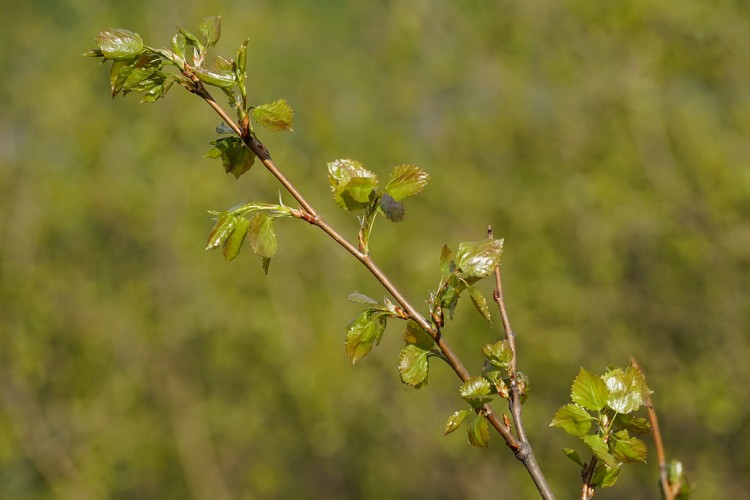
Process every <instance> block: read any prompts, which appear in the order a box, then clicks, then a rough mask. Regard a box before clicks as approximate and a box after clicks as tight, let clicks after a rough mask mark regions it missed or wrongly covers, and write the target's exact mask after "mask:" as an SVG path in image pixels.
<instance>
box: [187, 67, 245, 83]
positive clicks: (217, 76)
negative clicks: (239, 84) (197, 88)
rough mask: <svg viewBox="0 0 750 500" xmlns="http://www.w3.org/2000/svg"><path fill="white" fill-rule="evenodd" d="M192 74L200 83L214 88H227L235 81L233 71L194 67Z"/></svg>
mask: <svg viewBox="0 0 750 500" xmlns="http://www.w3.org/2000/svg"><path fill="white" fill-rule="evenodd" d="M193 72H194V73H195V76H197V77H198V79H199V80H200V81H202V82H203V83H207V84H208V85H213V86H215V87H220V88H229V87H231V86H232V85H234V83H235V82H236V81H237V77H236V76H235V74H234V71H232V70H229V69H218V68H214V69H209V68H204V67H203V66H195V67H194V68H193Z"/></svg>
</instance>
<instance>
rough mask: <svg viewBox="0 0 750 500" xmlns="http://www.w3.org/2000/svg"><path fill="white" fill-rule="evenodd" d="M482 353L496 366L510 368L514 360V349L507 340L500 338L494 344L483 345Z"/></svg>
mask: <svg viewBox="0 0 750 500" xmlns="http://www.w3.org/2000/svg"><path fill="white" fill-rule="evenodd" d="M482 353H483V354H484V355H485V356H486V357H487V359H489V360H490V363H492V364H493V365H495V366H498V367H501V368H506V369H507V368H509V367H510V362H511V361H512V360H513V350H512V349H511V348H510V343H509V342H508V341H507V340H498V341H497V342H495V343H494V344H486V345H485V346H484V347H482Z"/></svg>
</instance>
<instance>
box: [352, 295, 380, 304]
mask: <svg viewBox="0 0 750 500" xmlns="http://www.w3.org/2000/svg"><path fill="white" fill-rule="evenodd" d="M349 300H351V301H352V302H359V303H360V304H368V305H377V303H378V301H377V300H375V299H373V298H371V297H368V296H367V295H364V294H361V293H358V292H354V293H350V294H349Z"/></svg>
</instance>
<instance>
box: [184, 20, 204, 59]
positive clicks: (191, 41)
mask: <svg viewBox="0 0 750 500" xmlns="http://www.w3.org/2000/svg"><path fill="white" fill-rule="evenodd" d="M177 29H178V30H180V34H181V35H182V36H184V37H185V41H186V42H187V43H188V45H192V46H193V47H195V48H196V49H197V52H199V53H201V54H203V53H205V51H206V48H205V46H204V45H203V43H202V42H201V41H200V40H199V39H198V37H197V36H195V35H193V34H192V33H190V32H189V31H188V30H186V29H185V28H181V27H179V26H178V27H177Z"/></svg>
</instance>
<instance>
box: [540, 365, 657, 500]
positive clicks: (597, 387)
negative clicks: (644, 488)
mask: <svg viewBox="0 0 750 500" xmlns="http://www.w3.org/2000/svg"><path fill="white" fill-rule="evenodd" d="M650 394H651V390H650V389H649V388H648V387H647V386H646V381H645V379H644V377H643V374H642V373H641V371H640V370H638V369H637V368H635V367H633V366H628V368H626V369H625V370H622V369H620V368H614V369H610V370H609V371H607V372H606V373H605V374H604V375H602V376H597V375H595V374H593V373H591V372H589V371H587V370H585V369H584V368H581V371H580V372H579V373H578V376H577V377H576V378H575V380H574V381H573V386H572V388H571V393H570V395H571V399H572V403H569V404H566V405H565V406H563V407H561V408H560V409H558V410H557V413H555V416H554V418H553V419H552V422H551V423H550V426H551V427H559V428H561V429H562V430H564V431H565V432H567V433H568V434H570V435H572V436H575V437H577V438H579V439H581V441H583V443H584V444H585V445H586V447H587V448H588V450H589V451H590V452H591V453H592V454H593V456H594V457H596V459H597V463H596V467H595V469H594V473H593V477H592V480H591V486H592V487H594V488H596V487H606V486H612V485H614V484H615V482H616V481H617V478H618V476H619V474H620V471H621V470H622V466H623V464H625V463H632V462H645V461H646V456H647V448H646V443H644V442H643V441H642V440H640V439H638V438H637V437H634V435H639V434H647V433H648V432H649V431H650V426H649V423H648V421H647V420H646V419H645V418H643V417H637V416H634V415H633V413H634V412H636V411H637V410H638V409H640V408H641V406H643V402H644V400H645V399H646V398H647V397H648V396H649V395H650ZM563 452H564V453H565V455H567V456H568V457H569V458H570V459H571V460H573V461H574V462H575V463H577V464H578V465H579V466H580V467H581V471H582V472H585V471H586V470H587V469H588V465H589V464H586V463H584V462H583V461H582V460H581V457H580V455H579V454H578V452H576V451H575V450H573V449H571V448H563Z"/></svg>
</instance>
